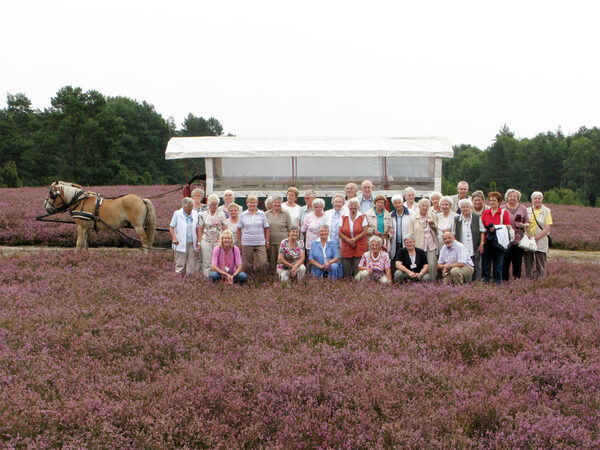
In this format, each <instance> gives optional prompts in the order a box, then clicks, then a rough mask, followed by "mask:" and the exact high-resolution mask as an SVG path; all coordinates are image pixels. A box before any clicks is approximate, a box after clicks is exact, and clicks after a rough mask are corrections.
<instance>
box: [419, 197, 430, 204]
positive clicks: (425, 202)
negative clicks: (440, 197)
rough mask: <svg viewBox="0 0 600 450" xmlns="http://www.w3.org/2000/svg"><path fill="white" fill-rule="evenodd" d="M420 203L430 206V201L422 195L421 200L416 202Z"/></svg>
mask: <svg viewBox="0 0 600 450" xmlns="http://www.w3.org/2000/svg"><path fill="white" fill-rule="evenodd" d="M421 205H427V206H431V202H430V201H429V199H428V198H425V197H423V198H422V199H421V200H419V201H418V202H417V206H421Z"/></svg>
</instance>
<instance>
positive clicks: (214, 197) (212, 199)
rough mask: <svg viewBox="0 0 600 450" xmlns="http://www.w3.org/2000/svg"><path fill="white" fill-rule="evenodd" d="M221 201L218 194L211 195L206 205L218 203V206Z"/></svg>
mask: <svg viewBox="0 0 600 450" xmlns="http://www.w3.org/2000/svg"><path fill="white" fill-rule="evenodd" d="M220 201H221V200H219V196H218V195H216V194H210V195H209V196H208V198H207V199H206V204H207V205H210V204H211V203H216V204H217V205H218V204H219V202H220Z"/></svg>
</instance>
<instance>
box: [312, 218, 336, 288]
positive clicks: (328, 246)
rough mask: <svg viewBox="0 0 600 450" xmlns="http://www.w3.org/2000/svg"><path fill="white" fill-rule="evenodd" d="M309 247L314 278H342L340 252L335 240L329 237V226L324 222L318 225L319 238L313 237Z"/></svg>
mask: <svg viewBox="0 0 600 450" xmlns="http://www.w3.org/2000/svg"><path fill="white" fill-rule="evenodd" d="M312 244H313V245H312V246H311V248H310V266H311V274H312V276H313V277H316V278H323V277H324V276H327V277H328V278H333V279H339V278H342V265H341V264H340V262H339V261H340V252H339V250H338V248H337V245H336V244H335V242H333V241H331V240H330V239H329V227H328V226H327V225H325V224H323V225H321V226H320V227H319V238H318V239H315V240H314V241H313V243H312Z"/></svg>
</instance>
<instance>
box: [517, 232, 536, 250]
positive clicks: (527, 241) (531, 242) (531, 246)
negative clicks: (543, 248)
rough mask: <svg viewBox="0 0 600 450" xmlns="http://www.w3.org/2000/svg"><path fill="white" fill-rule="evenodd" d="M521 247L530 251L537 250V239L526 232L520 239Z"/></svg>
mask: <svg viewBox="0 0 600 450" xmlns="http://www.w3.org/2000/svg"><path fill="white" fill-rule="evenodd" d="M519 247H521V248H522V249H523V250H526V251H528V252H535V251H537V242H535V239H531V238H530V237H529V236H527V234H526V233H525V234H523V237H522V238H521V240H520V241H519Z"/></svg>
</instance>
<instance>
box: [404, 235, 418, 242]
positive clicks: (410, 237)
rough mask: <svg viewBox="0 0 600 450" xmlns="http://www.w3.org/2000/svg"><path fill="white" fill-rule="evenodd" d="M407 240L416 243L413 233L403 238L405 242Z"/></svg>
mask: <svg viewBox="0 0 600 450" xmlns="http://www.w3.org/2000/svg"><path fill="white" fill-rule="evenodd" d="M407 239H412V240H413V242H414V241H415V236H414V235H413V234H412V233H408V234H406V235H404V237H403V238H402V240H403V241H405V240H407Z"/></svg>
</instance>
